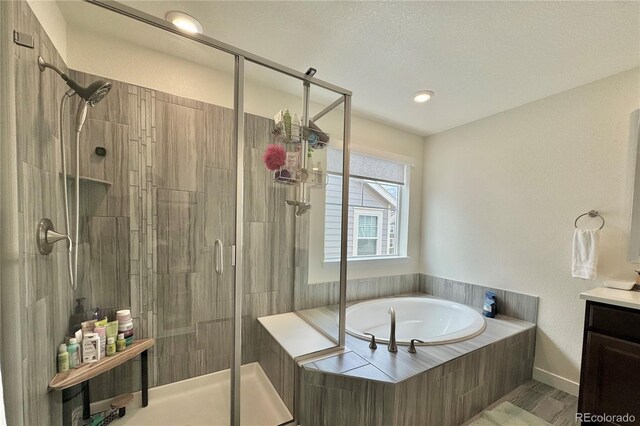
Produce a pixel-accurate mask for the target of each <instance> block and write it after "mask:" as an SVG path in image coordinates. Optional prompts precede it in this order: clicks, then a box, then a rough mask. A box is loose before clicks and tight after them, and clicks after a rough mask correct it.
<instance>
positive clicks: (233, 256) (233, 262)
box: [231, 244, 236, 266]
mask: <svg viewBox="0 0 640 426" xmlns="http://www.w3.org/2000/svg"><path fill="white" fill-rule="evenodd" d="M231 266H236V245H235V244H234V245H232V246H231Z"/></svg>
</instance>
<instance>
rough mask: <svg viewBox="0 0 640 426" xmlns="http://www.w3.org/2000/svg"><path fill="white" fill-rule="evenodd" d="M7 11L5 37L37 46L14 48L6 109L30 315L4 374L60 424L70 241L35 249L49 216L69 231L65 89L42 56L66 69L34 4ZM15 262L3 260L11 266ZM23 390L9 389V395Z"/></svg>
mask: <svg viewBox="0 0 640 426" xmlns="http://www.w3.org/2000/svg"><path fill="white" fill-rule="evenodd" d="M0 8H1V10H0V13H2V14H3V15H4V14H6V15H5V16H13V28H4V27H3V28H2V31H3V35H2V37H3V38H4V37H7V38H8V39H10V32H11V30H12V29H15V30H18V31H20V32H24V33H27V34H30V35H31V36H33V39H34V49H28V48H24V47H19V46H17V45H15V44H12V45H11V48H10V50H9V52H7V54H8V55H9V56H10V57H9V58H8V61H9V62H10V66H11V62H13V64H12V65H13V70H14V73H15V99H3V100H2V101H3V108H4V107H5V106H9V104H11V103H13V104H14V105H15V111H16V123H15V124H16V139H15V140H2V141H1V142H2V143H3V144H14V145H15V149H16V150H17V184H18V185H17V193H18V205H17V206H14V208H15V210H16V212H17V214H18V219H19V229H18V234H19V251H18V252H17V253H11V256H12V257H11V259H10V261H12V262H13V261H15V262H17V263H19V280H18V281H19V282H18V283H17V285H18V286H19V288H20V302H19V303H20V309H21V311H22V312H21V318H20V321H19V323H18V324H7V323H3V324H2V325H3V327H11V326H17V327H20V335H21V348H6V347H5V348H3V350H11V351H17V350H20V351H21V356H22V360H21V361H22V365H21V366H8V365H6V364H5V365H3V371H2V373H3V376H4V378H6V377H7V376H9V375H11V374H20V375H21V378H22V380H21V382H22V386H23V388H22V400H23V413H24V415H23V419H22V420H23V423H24V424H27V425H39V424H42V425H44V424H56V423H58V422H59V419H60V413H61V403H60V395H56V394H53V393H50V392H48V391H47V385H48V383H49V380H51V378H52V377H53V376H54V374H55V373H56V357H55V353H56V352H55V351H56V346H57V345H58V344H59V343H60V342H61V341H62V340H63V337H64V336H65V332H66V330H67V327H68V321H69V312H70V309H71V300H72V293H71V289H70V287H69V284H68V281H67V278H66V277H67V270H66V264H65V260H66V253H65V248H64V244H59V245H58V246H57V247H55V248H54V251H53V253H52V254H51V255H49V256H42V255H40V254H39V253H38V249H37V247H36V244H35V231H36V224H37V223H38V221H39V220H40V219H41V218H43V217H49V218H51V220H52V221H53V223H54V224H55V225H56V226H57V227H58V228H60V227H62V226H63V215H62V214H61V212H62V206H63V204H62V201H61V200H62V195H61V194H62V191H61V189H62V187H61V185H60V176H59V175H58V171H59V170H60V164H61V163H60V158H61V157H60V155H59V152H60V148H59V147H60V145H59V140H58V134H59V127H58V126H59V124H58V109H59V102H60V98H61V97H62V95H63V94H64V92H65V89H64V85H63V84H60V82H61V80H60V79H59V77H58V76H57V75H55V74H54V73H53V72H47V73H40V71H39V69H38V66H37V58H38V55H42V56H43V57H44V58H46V59H47V60H48V61H49V62H51V63H53V64H55V65H56V66H58V67H60V68H61V69H63V70H64V69H65V64H64V63H63V61H62V59H61V57H60V56H59V55H58V53H57V52H56V50H55V49H54V47H53V44H52V43H51V41H50V40H49V38H48V37H47V35H46V34H45V33H44V31H43V30H42V28H41V27H40V25H39V24H38V22H37V20H36V19H35V17H34V15H33V13H32V12H31V9H30V8H29V7H28V5H27V3H26V2H2V4H1V5H0ZM5 102H6V103H5ZM5 173H6V171H4V170H3V175H2V179H11V178H12V177H11V176H8V175H5ZM3 226H5V224H3ZM3 237H4V231H3ZM5 255H7V253H6V252H3V256H5ZM14 255H15V257H13V256H14ZM8 260H9V259H3V267H4V266H6V262H7V261H8ZM4 284H5V283H3V285H4ZM7 284H8V283H7ZM11 284H12V285H15V284H14V283H11ZM3 303H9V302H8V301H3ZM11 303H13V302H11ZM3 362H4V359H3ZM5 383H6V382H5ZM16 391H18V390H17V389H7V388H6V387H5V392H16ZM8 409H9V410H11V407H9V408H8Z"/></svg>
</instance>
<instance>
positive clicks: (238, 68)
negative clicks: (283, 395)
mask: <svg viewBox="0 0 640 426" xmlns="http://www.w3.org/2000/svg"><path fill="white" fill-rule="evenodd" d="M84 1H86V2H87V3H91V4H93V5H96V6H99V7H101V8H104V9H107V10H110V11H112V12H115V13H117V14H119V15H123V16H126V17H129V18H131V19H134V20H136V21H139V22H143V23H145V24H147V25H151V26H153V27H156V28H159V29H161V30H164V31H167V32H170V33H173V34H176V35H178V36H180V37H183V38H186V39H190V40H193V41H195V42H197V43H200V44H204V45H206V46H209V47H212V48H214V49H217V50H220V51H222V52H226V53H229V54H231V55H233V56H234V132H233V139H234V140H233V143H234V145H235V147H236V150H237V151H236V164H237V171H236V179H237V180H236V233H235V239H236V241H235V245H234V251H233V252H232V259H233V266H234V274H235V276H234V289H233V294H234V301H233V305H234V306H233V312H234V317H233V338H234V342H233V345H232V348H231V360H232V364H231V376H232V377H231V392H230V394H231V395H230V396H231V407H230V415H231V417H230V418H231V421H230V423H231V425H232V426H240V395H241V394H240V367H241V366H242V298H243V279H244V277H243V266H244V263H243V255H242V252H243V236H244V211H243V202H244V200H243V196H244V145H245V140H244V139H245V134H244V65H245V62H247V61H248V62H251V63H254V64H256V65H260V66H263V67H266V68H268V69H271V70H273V71H276V72H279V73H282V74H285V75H287V76H289V77H293V78H296V79H298V80H302V81H303V82H304V83H305V84H313V85H316V86H318V87H322V88H324V89H327V90H330V91H332V92H334V93H337V94H339V95H341V99H338V100H337V101H335V102H333V103H332V104H331V105H329V106H328V107H327V108H325V109H324V110H323V111H322V112H321V113H320V114H319V115H320V116H322V115H324V114H326V113H327V112H329V111H330V110H332V109H333V108H336V107H337V106H339V105H340V104H342V103H344V125H343V126H344V127H343V176H346V178H344V179H343V181H342V218H341V220H342V221H341V232H340V235H341V243H340V306H339V321H338V324H339V335H338V342H337V343H338V344H337V345H336V346H333V347H331V348H327V349H323V350H320V351H316V352H313V353H310V354H308V356H313V355H320V354H324V353H328V352H330V351H335V350H340V349H344V347H345V343H346V333H345V326H346V295H347V236H348V217H349V216H348V213H349V178H348V177H349V150H350V139H351V96H352V93H351V91H350V90H347V89H345V88H342V87H340V86H337V85H334V84H332V83H328V82H326V81H323V80H320V79H317V78H314V77H310V76H308V75H306V74H305V73H303V72H300V71H296V70H294V69H292V68H289V67H287V66H284V65H282V64H278V63H276V62H273V61H271V60H268V59H266V58H263V57H261V56H258V55H254V54H253V53H250V52H247V51H245V50H242V49H239V48H237V47H235V46H232V45H230V44H227V43H224V42H222V41H220V40H216V39H214V38H212V37H208V36H206V35H203V34H188V33H185V32H182V31H180V30H179V29H178V28H176V27H175V26H174V25H173V24H171V23H169V22H167V21H165V20H164V19H160V18H158V17H155V16H153V15H150V14H147V13H144V12H142V11H140V10H137V9H135V8H132V7H130V6H126V5H124V4H121V3H119V2H117V1H114V0H84ZM292 414H294V417H295V413H292Z"/></svg>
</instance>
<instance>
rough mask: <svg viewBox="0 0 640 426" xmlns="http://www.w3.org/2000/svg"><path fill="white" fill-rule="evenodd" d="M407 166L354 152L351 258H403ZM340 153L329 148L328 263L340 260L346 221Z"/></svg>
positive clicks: (350, 185) (351, 182)
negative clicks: (343, 205)
mask: <svg viewBox="0 0 640 426" xmlns="http://www.w3.org/2000/svg"><path fill="white" fill-rule="evenodd" d="M405 169H406V166H405V165H404V164H401V163H397V162H393V161H390V160H386V159H382V158H377V157H372V156H368V155H363V154H359V153H353V152H352V153H351V164H350V172H351V177H350V179H349V230H348V240H347V253H348V256H349V258H351V259H356V258H371V257H388V256H399V255H400V254H401V253H400V251H401V247H402V246H401V241H399V240H400V236H401V235H403V233H402V226H403V222H406V220H404V221H403V220H401V219H402V217H403V216H402V212H401V209H402V203H403V202H405V203H406V201H407V200H406V197H408V192H407V186H406V185H405V173H406V170H405ZM341 171H342V151H340V150H336V149H333V148H328V151H327V172H328V177H327V187H326V200H325V230H324V234H325V235H324V258H325V261H327V260H328V261H331V260H337V259H339V258H340V224H341V217H342V209H341V206H342V174H341Z"/></svg>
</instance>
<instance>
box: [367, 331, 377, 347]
mask: <svg viewBox="0 0 640 426" xmlns="http://www.w3.org/2000/svg"><path fill="white" fill-rule="evenodd" d="M364 334H366V335H367V336H371V343H369V348H370V349H378V345H377V344H376V336H374V335H373V334H371V333H364Z"/></svg>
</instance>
